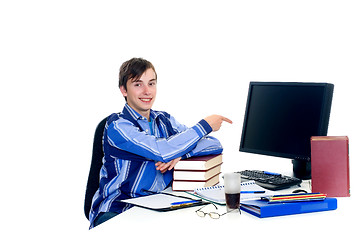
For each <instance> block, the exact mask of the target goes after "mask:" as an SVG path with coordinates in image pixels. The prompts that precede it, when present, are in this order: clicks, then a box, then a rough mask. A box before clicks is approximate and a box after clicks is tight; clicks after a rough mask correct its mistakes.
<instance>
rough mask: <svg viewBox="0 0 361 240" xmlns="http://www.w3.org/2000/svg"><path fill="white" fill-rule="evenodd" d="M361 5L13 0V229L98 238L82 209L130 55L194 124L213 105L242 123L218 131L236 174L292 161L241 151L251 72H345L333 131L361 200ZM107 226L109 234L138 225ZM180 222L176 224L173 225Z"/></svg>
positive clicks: (6, 5) (5, 212)
mask: <svg viewBox="0 0 361 240" xmlns="http://www.w3.org/2000/svg"><path fill="white" fill-rule="evenodd" d="M360 12H361V4H360V3H359V1H348V0H343V1H319V0H313V1H307V0H306V1H290V0H288V1H279V0H277V1H271V0H269V1H228V0H224V1H200V0H198V1H197V0H193V1H188V0H183V1H75V0H74V1H16V0H14V1H2V2H1V3H0V34H1V37H0V66H1V70H0V79H1V86H0V98H1V112H2V118H1V139H2V141H1V142H2V143H1V161H2V167H1V169H2V171H1V174H0V178H1V179H0V180H1V181H0V182H1V192H2V193H1V198H0V201H1V207H2V210H1V212H0V213H1V218H2V220H3V221H2V222H3V223H2V224H1V229H2V230H1V234H2V235H4V236H8V237H7V238H10V237H9V236H11V238H18V237H19V236H24V235H25V236H29V237H30V236H31V237H33V236H48V237H49V238H64V237H67V236H72V235H73V236H77V237H82V238H92V237H95V233H92V231H88V226H89V223H88V221H87V220H86V219H85V216H84V214H83V200H84V194H85V186H86V181H87V177H88V171H89V166H90V160H91V150H92V139H93V134H94V130H95V127H96V125H97V123H98V122H99V121H100V120H101V119H103V118H104V117H105V116H107V115H109V114H110V113H113V112H119V111H121V109H122V108H123V105H124V100H123V98H122V97H121V94H120V92H119V90H118V88H117V84H118V79H117V75H118V70H119V66H120V65H121V63H123V62H124V61H126V60H128V59H130V58H132V57H143V58H146V59H148V60H150V61H151V62H152V63H153V64H154V65H155V67H156V70H157V73H158V96H157V102H156V104H155V105H154V109H157V110H165V111H168V112H169V113H171V114H172V115H174V116H175V117H176V119H177V120H178V121H180V122H182V123H184V124H186V125H188V126H192V125H193V124H195V123H196V122H198V121H199V120H200V119H201V118H203V117H206V116H208V115H210V114H213V113H217V114H222V115H224V116H226V117H228V118H230V119H232V120H233V121H234V123H233V125H229V124H226V123H225V124H224V125H223V127H222V129H221V131H219V132H217V133H215V134H213V135H214V136H216V137H218V138H219V139H220V141H221V142H222V144H223V147H224V165H223V170H224V171H236V170H242V169H253V168H254V169H262V170H271V171H278V172H282V173H290V172H291V167H292V166H291V164H290V160H287V159H278V158H271V157H265V156H257V155H252V154H246V153H240V152H238V148H239V141H240V137H241V129H242V124H243V117H244V108H245V104H246V98H247V93H248V92H247V91H248V84H249V81H292V82H295V81H300V82H301V81H302V82H329V83H333V84H334V85H335V90H334V98H333V104H332V110H331V118H330V124H329V132H328V133H329V135H347V136H349V138H350V164H351V190H352V197H351V199H349V200H347V202H348V203H356V202H359V200H360V190H359V189H360V184H359V182H360V181H359V176H358V172H359V170H360V151H359V149H360V130H359V122H360V115H359V114H358V112H359V106H358V105H359V103H360V91H359V86H360V85H359V84H358V83H359V81H360V79H361V71H360V66H361V44H360V43H361V32H360V25H361V14H360ZM353 205H356V204H353ZM339 208H341V210H340V211H342V206H339ZM337 211H338V210H337ZM355 211H358V210H357V209H355V208H353V207H352V208H351V207H350V208H349V211H345V214H349V216H350V217H351V216H357V214H355ZM322 216H323V218H321V219H322V221H323V220H326V219H327V215H322ZM291 219H295V218H291ZM305 219H306V220H307V218H305ZM354 220H355V219H354ZM142 223H143V224H150V225H152V224H154V231H155V233H157V234H155V233H154V234H153V233H149V236H157V237H161V236H162V234H161V233H163V231H164V230H165V229H162V226H164V223H156V222H151V221H150V222H146V223H144V222H142ZM267 223H271V222H270V221H268V222H267ZM267 223H266V224H267ZM283 223H284V222H282V224H283ZM286 223H287V222H286ZM302 223H303V222H302ZM242 224H245V223H240V224H239V226H240V229H242V228H241V226H242ZM252 224H253V225H254V226H256V227H255V228H256V229H257V228H259V229H261V228H262V226H261V225H263V224H261V225H259V224H260V222H258V221H255V220H252ZM304 224H305V225H304V226H302V229H303V230H305V231H307V233H311V234H314V233H315V232H317V228H316V227H315V226H308V225H307V223H306V221H305V223H304ZM343 224H346V223H345V222H343ZM351 224H352V223H351V220H350V225H349V224H348V223H347V225H346V226H347V230H344V231H346V232H348V233H350V232H352V231H353V230H355V229H354V228H353V227H349V226H351ZM258 225H259V226H258ZM167 226H169V224H168V225H167ZM142 227H143V226H141V225H140V226H138V228H139V229H142ZM206 227H207V225H200V226H199V228H201V229H204V228H206ZM282 227H284V228H291V227H294V226H293V225H292V222H289V223H288V225H287V224H286V225H284V226H282ZM182 229H183V230H182ZM162 230H163V231H162ZM96 231H97V233H101V235H106V237H107V238H110V237H111V236H113V237H114V236H116V235H119V234H121V235H126V234H128V233H129V232H130V229H124V228H121V226H119V229H110V230H109V229H107V230H106V231H105V230H104V232H102V230H101V229H98V230H96ZM182 231H185V232H186V231H187V227H183V226H179V223H177V224H175V226H174V228H173V227H172V229H169V228H168V229H167V230H166V233H171V235H172V236H173V235H174V233H177V232H182ZM239 231H241V230H239ZM242 231H243V232H247V229H242ZM340 231H341V230H340ZM208 232H212V230H208ZM325 234H326V235H325ZM322 236H328V235H327V233H324V234H323V235H322ZM340 236H342V234H341V233H340ZM351 236H355V235H351ZM163 237H164V236H163ZM165 237H167V236H165ZM168 237H170V236H168Z"/></svg>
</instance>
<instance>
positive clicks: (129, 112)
mask: <svg viewBox="0 0 361 240" xmlns="http://www.w3.org/2000/svg"><path fill="white" fill-rule="evenodd" d="M123 114H127V115H129V116H131V117H132V118H133V119H134V120H147V118H145V117H143V116H142V115H140V114H139V113H138V112H137V111H135V110H134V109H133V108H131V107H130V106H129V105H128V103H126V104H125V106H124V109H123ZM159 115H160V114H159V113H158V112H157V111H153V110H152V109H150V115H149V116H150V118H152V119H156V118H157V117H158V116H159Z"/></svg>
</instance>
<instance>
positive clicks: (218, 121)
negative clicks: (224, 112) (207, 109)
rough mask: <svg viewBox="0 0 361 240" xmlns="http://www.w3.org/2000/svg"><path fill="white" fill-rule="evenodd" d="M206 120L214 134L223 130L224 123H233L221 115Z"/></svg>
mask: <svg viewBox="0 0 361 240" xmlns="http://www.w3.org/2000/svg"><path fill="white" fill-rule="evenodd" d="M204 120H206V122H207V123H208V124H209V125H210V126H211V127H212V130H213V132H215V131H218V130H219V129H220V128H221V126H222V123H223V121H225V122H228V123H232V121H231V120H230V119H228V118H226V117H223V116H221V115H211V116H208V117H206V118H204Z"/></svg>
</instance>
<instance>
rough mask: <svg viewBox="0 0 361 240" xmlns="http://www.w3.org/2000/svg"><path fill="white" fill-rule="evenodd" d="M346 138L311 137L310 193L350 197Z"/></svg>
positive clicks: (347, 141)
mask: <svg viewBox="0 0 361 240" xmlns="http://www.w3.org/2000/svg"><path fill="white" fill-rule="evenodd" d="M348 143H349V140H348V137H346V136H342V137H331V136H314V137H311V175H312V192H320V193H326V194H327V197H349V196H350V170H349V151H348Z"/></svg>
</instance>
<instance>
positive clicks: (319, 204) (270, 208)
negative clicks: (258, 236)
mask: <svg viewBox="0 0 361 240" xmlns="http://www.w3.org/2000/svg"><path fill="white" fill-rule="evenodd" d="M240 209H241V210H243V211H245V212H248V213H250V214H253V215H255V216H257V217H260V218H266V217H276V216H283V215H291V214H300V213H310V212H320V211H329V210H335V209H337V199H336V198H325V199H324V200H322V201H306V202H292V203H269V202H268V201H264V200H249V201H241V205H240Z"/></svg>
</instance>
